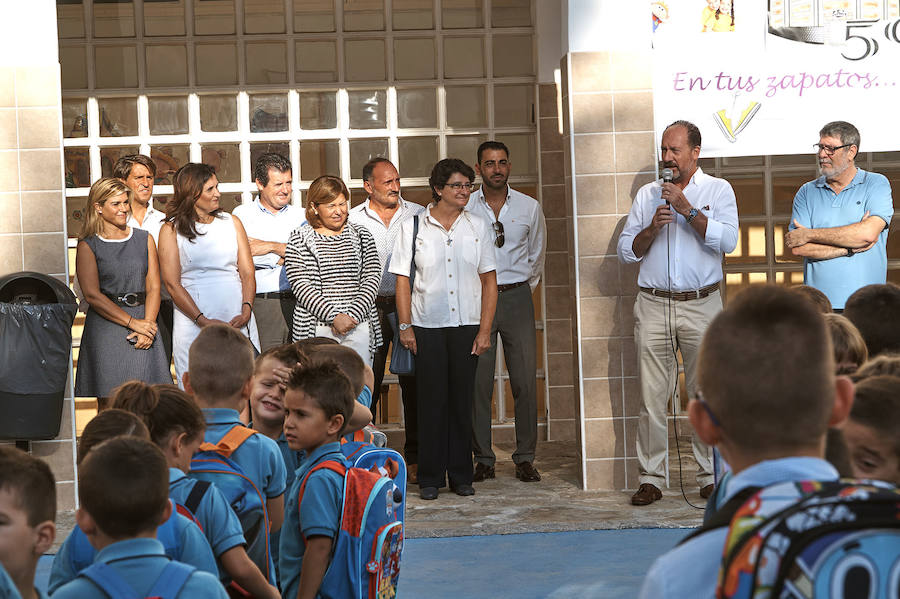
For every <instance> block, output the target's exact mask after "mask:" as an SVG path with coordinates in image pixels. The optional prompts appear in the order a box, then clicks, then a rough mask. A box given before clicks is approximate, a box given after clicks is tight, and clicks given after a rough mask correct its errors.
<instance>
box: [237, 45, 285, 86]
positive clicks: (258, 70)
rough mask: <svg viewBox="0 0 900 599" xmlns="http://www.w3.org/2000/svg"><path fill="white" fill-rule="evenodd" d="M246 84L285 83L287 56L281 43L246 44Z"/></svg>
mask: <svg viewBox="0 0 900 599" xmlns="http://www.w3.org/2000/svg"><path fill="white" fill-rule="evenodd" d="M246 52H247V83H287V54H286V52H285V45H284V44H283V43H282V42H249V43H248V44H247V50H246Z"/></svg>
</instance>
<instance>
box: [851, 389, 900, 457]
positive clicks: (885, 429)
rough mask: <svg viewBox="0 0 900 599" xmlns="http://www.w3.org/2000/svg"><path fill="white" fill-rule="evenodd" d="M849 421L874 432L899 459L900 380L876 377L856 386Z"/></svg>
mask: <svg viewBox="0 0 900 599" xmlns="http://www.w3.org/2000/svg"><path fill="white" fill-rule="evenodd" d="M850 420H853V421H854V422H856V423H857V424H862V425H864V426H868V427H869V428H872V429H874V430H875V431H877V432H878V434H879V435H880V436H881V437H882V438H883V439H884V440H886V441H891V442H892V443H893V445H894V452H895V453H896V454H897V456H898V457H900V435H898V434H897V431H898V430H900V377H896V376H889V375H876V376H870V377H866V378H865V379H863V380H861V381H860V382H858V383H857V384H856V394H855V396H854V398H853V407H852V408H851V409H850Z"/></svg>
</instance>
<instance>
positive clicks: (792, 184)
mask: <svg viewBox="0 0 900 599" xmlns="http://www.w3.org/2000/svg"><path fill="white" fill-rule="evenodd" d="M815 178H816V173H815V171H813V170H811V171H810V172H809V173H808V174H806V175H804V174H797V175H788V174H784V175H773V177H772V214H781V215H790V214H791V208H793V205H794V196H795V195H796V194H797V190H798V189H800V186H801V185H803V184H804V183H806V182H807V181H812V180H813V179H815Z"/></svg>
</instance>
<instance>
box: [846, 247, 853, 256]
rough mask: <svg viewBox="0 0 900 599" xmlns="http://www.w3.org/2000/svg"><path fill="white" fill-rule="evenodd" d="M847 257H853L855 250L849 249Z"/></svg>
mask: <svg viewBox="0 0 900 599" xmlns="http://www.w3.org/2000/svg"><path fill="white" fill-rule="evenodd" d="M847 255H848V256H852V255H853V248H847Z"/></svg>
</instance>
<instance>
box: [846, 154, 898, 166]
mask: <svg viewBox="0 0 900 599" xmlns="http://www.w3.org/2000/svg"><path fill="white" fill-rule="evenodd" d="M872 161H873V162H897V161H900V152H872ZM856 162H857V164H859V160H857V161H856Z"/></svg>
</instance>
